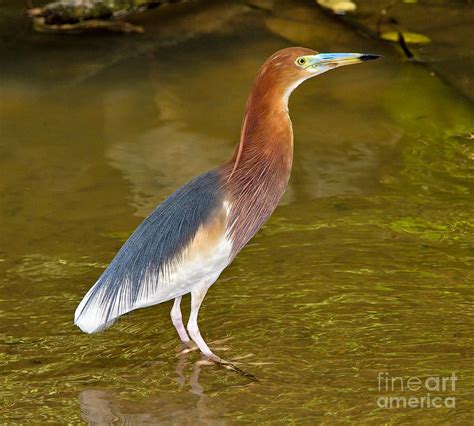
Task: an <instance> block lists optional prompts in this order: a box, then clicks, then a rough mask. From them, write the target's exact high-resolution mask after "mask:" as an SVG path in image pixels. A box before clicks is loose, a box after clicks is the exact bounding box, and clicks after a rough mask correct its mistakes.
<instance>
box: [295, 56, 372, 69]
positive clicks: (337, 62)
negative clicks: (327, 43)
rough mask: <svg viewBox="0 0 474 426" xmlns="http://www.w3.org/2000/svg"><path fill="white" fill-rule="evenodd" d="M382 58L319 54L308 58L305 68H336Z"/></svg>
mask: <svg viewBox="0 0 474 426" xmlns="http://www.w3.org/2000/svg"><path fill="white" fill-rule="evenodd" d="M380 57H381V56H380V55H372V54H369V53H318V54H317V55H312V56H307V61H306V64H305V67H304V68H306V69H311V68H318V67H321V66H328V67H331V68H335V67H340V66H343V65H352V64H358V63H360V62H365V61H371V60H373V59H378V58H380Z"/></svg>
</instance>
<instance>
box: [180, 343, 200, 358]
mask: <svg viewBox="0 0 474 426" xmlns="http://www.w3.org/2000/svg"><path fill="white" fill-rule="evenodd" d="M181 343H182V345H181V348H180V349H179V351H178V354H177V356H181V355H185V354H188V353H189V352H193V351H198V350H199V348H198V346H197V345H196V344H195V343H194V342H193V341H192V340H183V341H182V342H181Z"/></svg>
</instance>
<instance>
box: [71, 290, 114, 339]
mask: <svg viewBox="0 0 474 426" xmlns="http://www.w3.org/2000/svg"><path fill="white" fill-rule="evenodd" d="M97 285H100V281H99V282H97V283H96V285H94V286H93V287H92V288H91V289H90V290H89V291H88V292H87V294H86V295H85V296H84V298H83V299H82V301H81V303H79V306H78V307H77V308H76V312H75V313H74V324H76V325H77V326H78V327H79V328H80V329H81V330H82V331H83V332H84V333H89V334H90V333H97V332H99V331H103V330H105V329H106V328H107V327H109V326H111V325H112V324H113V323H114V322H115V320H116V318H117V316H118V315H117V316H116V317H115V318H107V316H106V315H104V309H103V308H101V307H100V299H101V296H100V293H99V294H97V293H96V292H94V288H95V286H97Z"/></svg>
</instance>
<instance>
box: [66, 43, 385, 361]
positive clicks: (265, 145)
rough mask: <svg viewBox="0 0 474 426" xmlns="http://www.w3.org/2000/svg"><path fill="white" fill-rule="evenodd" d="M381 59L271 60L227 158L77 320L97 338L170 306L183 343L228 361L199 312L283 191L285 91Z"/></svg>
mask: <svg viewBox="0 0 474 426" xmlns="http://www.w3.org/2000/svg"><path fill="white" fill-rule="evenodd" d="M379 57H380V55H374V54H363V53H319V52H317V51H315V50H312V49H308V48H305V47H288V48H285V49H282V50H279V51H277V52H275V53H274V54H272V55H271V56H270V57H269V58H268V59H267V60H266V61H265V62H264V63H263V65H262V66H261V68H260V70H259V71H258V73H257V77H256V78H255V80H254V82H253V85H252V88H251V91H250V95H249V97H248V100H247V104H246V108H245V114H244V118H243V121H242V126H241V134H240V140H239V143H238V144H237V147H236V149H235V151H234V154H233V155H232V157H231V159H230V160H229V161H227V162H226V163H224V164H223V165H221V166H219V167H217V168H215V169H213V170H211V171H208V172H206V173H204V174H201V175H200V176H198V177H195V178H194V179H192V180H190V181H189V182H188V183H186V184H184V185H183V186H181V187H180V188H179V189H177V190H176V192H174V193H173V194H172V195H170V196H169V197H168V198H166V199H165V200H164V201H163V202H162V203H161V204H160V205H158V207H157V208H156V209H155V210H154V211H153V212H152V213H151V214H150V215H149V216H148V217H147V218H146V219H145V220H144V221H143V222H142V223H141V224H140V225H139V226H138V228H137V229H136V230H135V231H134V232H133V233H132V234H131V236H130V237H129V238H128V240H127V241H126V242H125V243H124V245H123V246H122V247H121V249H120V250H119V251H118V253H117V254H116V256H115V257H114V258H113V260H112V261H111V263H110V264H109V266H108V267H107V268H106V269H105V271H104V272H103V273H102V275H101V276H100V277H99V278H98V280H97V281H96V283H95V284H94V285H93V286H92V287H91V288H90V290H89V291H88V292H87V293H86V295H85V296H84V298H83V299H82V301H81V302H80V303H79V305H78V307H77V309H76V311H75V315H74V323H75V324H76V325H77V326H78V327H79V328H80V329H81V330H82V331H84V332H86V333H95V332H99V331H102V330H104V329H105V328H107V327H109V326H110V325H112V324H113V323H114V322H115V321H116V320H117V318H118V317H120V316H121V315H124V314H126V313H128V312H130V311H133V310H135V309H139V308H145V307H148V306H152V305H156V304H159V303H163V302H166V301H171V300H173V306H172V308H171V313H170V315H171V322H172V323H173V325H174V327H175V329H176V331H177V334H178V336H179V338H180V339H181V341H182V342H183V343H184V344H185V345H186V346H188V347H189V348H196V349H199V350H200V351H201V353H202V355H203V356H204V357H205V358H207V359H208V360H209V361H213V362H215V363H224V362H226V361H225V360H223V359H222V358H220V357H219V356H217V355H215V354H214V353H213V352H212V350H211V349H210V348H209V346H208V345H207V343H206V342H205V340H204V339H203V337H202V335H201V332H200V330H199V325H198V314H199V310H200V308H201V304H202V302H203V300H204V297H205V296H206V293H207V291H208V290H209V288H210V287H211V286H212V284H214V282H215V281H216V280H217V279H218V277H219V275H220V274H221V272H222V271H223V270H224V269H225V268H226V267H227V266H229V264H230V263H231V262H232V261H233V260H234V258H235V257H236V255H237V254H238V253H239V252H240V251H241V250H242V248H243V247H244V246H245V245H246V244H247V242H248V241H249V240H250V239H251V238H252V237H253V236H254V235H255V234H256V233H257V231H258V230H259V229H260V228H261V227H262V225H263V224H264V223H265V222H266V221H267V219H268V218H269V217H270V216H271V214H272V213H273V211H274V210H275V208H276V207H277V205H278V203H279V201H280V199H281V197H282V196H283V194H284V192H285V190H286V188H287V186H288V181H289V178H290V173H291V167H292V159H293V128H292V123H291V120H290V116H289V112H288V99H289V97H290V95H291V93H292V92H293V90H294V89H296V87H297V86H299V85H300V84H301V83H303V82H304V81H305V80H308V79H310V78H312V77H315V76H317V75H320V74H322V73H324V72H326V71H329V70H332V69H335V68H338V67H340V66H344V65H351V64H357V63H361V62H365V61H369V60H373V59H377V58H379ZM187 294H190V297H191V311H190V315H189V319H188V322H187V326H185V325H184V323H183V317H182V313H181V307H180V305H181V299H182V297H183V296H185V295H187ZM196 346H197V347H196Z"/></svg>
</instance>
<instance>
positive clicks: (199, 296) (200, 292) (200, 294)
mask: <svg viewBox="0 0 474 426" xmlns="http://www.w3.org/2000/svg"><path fill="white" fill-rule="evenodd" d="M207 289H208V287H207V286H206V287H204V286H198V287H197V288H195V289H194V290H193V291H192V292H191V314H190V315H189V321H188V332H189V335H190V336H191V339H193V341H194V343H196V345H198V347H199V349H200V350H201V352H202V353H203V354H204V355H205V356H206V357H207V358H209V359H210V360H212V361H215V362H222V360H221V358H219V357H218V356H217V355H214V354H213V353H212V351H211V350H210V349H209V346H207V344H206V342H205V341H204V339H203V338H202V336H201V332H200V331H199V326H198V323H197V319H198V314H199V308H200V307H201V303H202V301H203V300H204V297H205V296H206V293H207Z"/></svg>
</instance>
